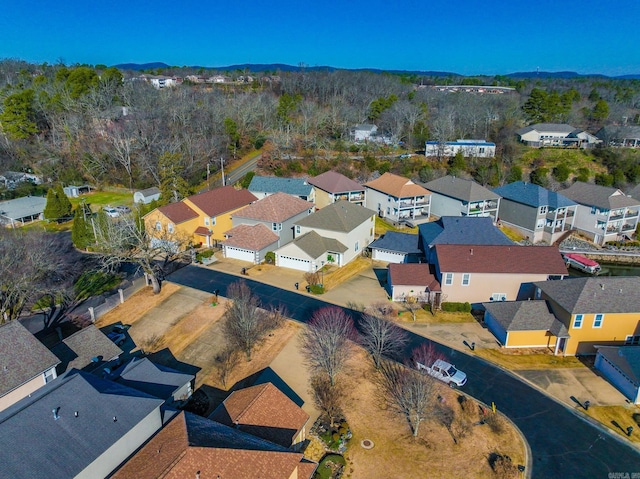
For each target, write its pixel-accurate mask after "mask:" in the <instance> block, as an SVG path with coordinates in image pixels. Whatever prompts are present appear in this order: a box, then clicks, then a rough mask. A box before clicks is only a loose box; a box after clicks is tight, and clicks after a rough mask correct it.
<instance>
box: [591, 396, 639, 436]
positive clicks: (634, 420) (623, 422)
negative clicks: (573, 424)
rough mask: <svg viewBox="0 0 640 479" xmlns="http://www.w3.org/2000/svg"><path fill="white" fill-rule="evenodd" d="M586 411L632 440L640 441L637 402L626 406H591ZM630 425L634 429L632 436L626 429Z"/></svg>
mask: <svg viewBox="0 0 640 479" xmlns="http://www.w3.org/2000/svg"><path fill="white" fill-rule="evenodd" d="M585 413H586V414H588V415H589V416H591V417H592V418H594V419H596V420H597V421H599V422H601V423H602V424H604V425H605V426H607V427H608V428H609V429H611V430H612V431H614V432H616V433H617V434H620V435H622V436H624V437H625V438H626V439H629V440H630V441H631V442H635V443H640V431H639V429H640V407H638V406H636V405H635V404H628V405H626V406H591V407H590V408H589V410H588V411H586V412H585ZM629 426H632V427H633V429H634V431H633V432H632V433H631V436H627V434H626V429H627V428H628V427H629Z"/></svg>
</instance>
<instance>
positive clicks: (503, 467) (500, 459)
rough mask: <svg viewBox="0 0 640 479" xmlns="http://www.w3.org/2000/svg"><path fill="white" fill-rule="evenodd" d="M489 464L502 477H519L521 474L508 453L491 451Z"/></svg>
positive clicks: (502, 478)
mask: <svg viewBox="0 0 640 479" xmlns="http://www.w3.org/2000/svg"><path fill="white" fill-rule="evenodd" d="M489 465H490V466H491V469H492V470H493V472H494V474H495V475H496V477H499V478H501V479H511V478H517V477H518V476H519V473H518V467H517V466H516V465H515V464H513V462H512V461H511V458H510V457H509V456H507V455H502V454H498V453H495V452H494V453H491V454H490V455H489Z"/></svg>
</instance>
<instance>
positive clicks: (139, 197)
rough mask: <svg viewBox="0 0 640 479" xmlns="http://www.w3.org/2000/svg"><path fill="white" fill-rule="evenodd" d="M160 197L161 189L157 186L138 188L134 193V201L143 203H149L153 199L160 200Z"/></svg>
mask: <svg viewBox="0 0 640 479" xmlns="http://www.w3.org/2000/svg"><path fill="white" fill-rule="evenodd" d="M159 199H160V189H158V188H157V187H155V186H153V187H151V188H147V189H146V190H138V191H136V192H135V193H134V194H133V202H134V203H142V204H143V205H148V204H149V203H151V202H152V201H154V200H155V201H158V200H159Z"/></svg>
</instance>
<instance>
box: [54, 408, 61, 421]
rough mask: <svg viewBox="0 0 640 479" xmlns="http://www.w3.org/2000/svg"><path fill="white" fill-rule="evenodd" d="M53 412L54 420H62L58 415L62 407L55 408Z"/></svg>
mask: <svg viewBox="0 0 640 479" xmlns="http://www.w3.org/2000/svg"><path fill="white" fill-rule="evenodd" d="M52 412H53V419H55V420H56V421H57V420H58V419H60V414H58V413H59V412H60V406H58V407H54V408H53V411H52Z"/></svg>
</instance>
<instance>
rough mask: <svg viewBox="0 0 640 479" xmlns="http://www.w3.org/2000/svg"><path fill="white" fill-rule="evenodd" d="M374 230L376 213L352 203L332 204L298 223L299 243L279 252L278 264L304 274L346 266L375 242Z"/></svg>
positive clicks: (296, 229)
mask: <svg viewBox="0 0 640 479" xmlns="http://www.w3.org/2000/svg"><path fill="white" fill-rule="evenodd" d="M374 230H375V211H372V210H370V209H367V208H365V207H363V206H358V205H356V204H354V203H349V202H348V201H338V202H337V203H332V204H330V205H329V206H326V207H324V208H322V209H321V210H318V211H316V212H315V213H313V214H312V215H309V216H307V217H305V218H302V219H300V220H298V221H296V222H295V235H296V240H294V241H293V242H292V243H290V244H288V245H285V246H283V247H281V248H279V249H278V250H277V251H276V264H277V265H278V266H283V267H285V268H293V269H299V270H302V271H315V270H316V269H318V268H320V267H322V266H324V264H325V263H331V264H335V265H337V266H344V265H345V264H347V263H348V262H350V261H351V260H353V259H354V258H356V257H357V256H359V255H360V254H362V251H363V250H364V249H365V248H366V247H367V246H368V245H369V243H371V241H373V234H374ZM310 233H311V234H310ZM316 235H317V236H316ZM324 248H326V249H325V251H324V252H321V250H322V249H324ZM316 253H320V256H316V257H315V258H314V257H313V256H315V254H316ZM318 261H320V263H319V264H318Z"/></svg>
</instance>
